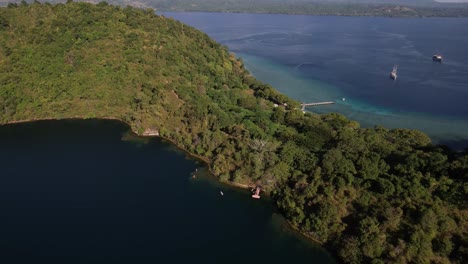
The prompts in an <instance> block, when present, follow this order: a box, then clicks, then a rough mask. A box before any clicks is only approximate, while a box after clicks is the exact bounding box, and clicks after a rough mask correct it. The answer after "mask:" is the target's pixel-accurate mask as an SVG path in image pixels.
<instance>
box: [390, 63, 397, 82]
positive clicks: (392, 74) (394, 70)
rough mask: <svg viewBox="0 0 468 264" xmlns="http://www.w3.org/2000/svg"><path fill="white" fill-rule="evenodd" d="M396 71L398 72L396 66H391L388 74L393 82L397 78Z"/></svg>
mask: <svg viewBox="0 0 468 264" xmlns="http://www.w3.org/2000/svg"><path fill="white" fill-rule="evenodd" d="M397 70H398V65H395V66H393V70H392V72H391V73H390V78H392V79H393V80H396V78H397V76H398V75H397Z"/></svg>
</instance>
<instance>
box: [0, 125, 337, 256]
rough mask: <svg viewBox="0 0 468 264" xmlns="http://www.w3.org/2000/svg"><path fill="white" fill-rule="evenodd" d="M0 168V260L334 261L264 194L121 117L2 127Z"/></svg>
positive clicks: (0, 128) (0, 132)
mask: <svg viewBox="0 0 468 264" xmlns="http://www.w3.org/2000/svg"><path fill="white" fill-rule="evenodd" d="M0 164H1V171H0V204H1V210H0V234H1V235H0V260H1V262H2V263H28V264H29V263H67V264H68V263H204V264H205V263H216V264H219V263H236V264H238V263H287V262H288V261H293V262H294V263H334V261H333V259H332V258H331V257H330V256H329V255H328V253H327V252H326V251H324V250H323V249H321V248H320V247H318V246H315V245H313V244H312V243H311V242H310V241H306V240H304V239H303V238H301V237H299V236H297V235H296V234H295V233H294V232H291V230H290V229H289V228H288V226H287V225H286V223H285V222H284V219H283V218H282V217H280V216H279V214H278V213H277V212H276V211H275V210H274V208H273V206H272V205H271V202H269V201H268V200H267V199H265V198H263V199H261V200H253V199H252V198H250V193H249V192H248V191H244V190H240V189H235V188H231V187H229V186H226V185H222V184H220V183H218V182H217V181H216V180H215V179H213V178H211V177H210V176H209V175H208V174H207V172H206V169H205V168H204V165H203V164H200V163H197V161H195V160H193V159H190V158H188V157H187V156H186V155H185V153H183V152H181V151H179V150H177V149H176V148H175V147H173V146H172V145H170V144H168V143H165V142H162V141H161V140H160V139H157V138H151V139H149V138H146V139H143V138H137V137H135V136H132V134H131V133H130V132H129V129H128V127H127V126H125V125H123V124H122V123H118V122H113V121H98V120H86V121H79V120H67V121H40V122H34V123H26V124H15V125H5V126H0ZM196 169H198V173H197V178H196V179H193V178H192V177H191V173H192V172H193V171H195V170H196ZM221 192H223V194H224V195H221Z"/></svg>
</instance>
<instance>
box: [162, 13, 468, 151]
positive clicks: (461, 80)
mask: <svg viewBox="0 0 468 264" xmlns="http://www.w3.org/2000/svg"><path fill="white" fill-rule="evenodd" d="M164 15H166V16H171V17H174V18H176V19H178V20H181V21H182V22H184V23H187V24H189V25H192V26H194V27H196V28H198V29H200V30H202V31H204V32H206V33H207V34H208V35H210V36H211V37H213V38H214V39H216V40H217V41H219V42H220V43H222V44H224V45H226V46H228V48H229V49H230V50H231V51H233V52H235V53H236V55H237V56H238V57H241V58H242V59H243V60H244V62H245V64H246V66H247V68H248V69H249V70H250V71H251V72H252V73H253V75H254V76H255V77H256V78H258V79H260V80H262V81H264V82H267V83H269V84H271V85H272V86H274V87H275V88H276V89H278V90H280V91H281V92H283V93H285V94H286V95H288V96H290V97H292V98H295V99H297V100H300V101H304V102H315V101H335V102H336V104H335V105H332V106H321V107H314V108H309V109H308V110H309V111H314V112H318V113H325V112H339V113H342V114H344V115H345V116H347V117H348V118H351V119H353V120H356V121H358V122H359V123H360V124H361V125H362V126H363V127H373V126H375V125H383V126H386V127H389V128H397V127H398V128H411V129H419V130H422V131H424V132H426V133H427V134H429V135H430V136H431V138H432V139H433V142H434V143H445V144H449V145H451V146H452V147H455V148H463V147H468V103H466V100H467V99H468V49H466V47H468V19H452V18H430V19H414V18H411V19H408V18H374V17H314V16H293V15H265V14H219V13H165V14H164ZM434 53H441V54H443V56H444V61H443V62H442V63H437V62H433V61H432V55H433V54H434ZM393 65H398V69H399V77H398V79H397V81H393V80H391V79H390V78H389V73H390V71H391V69H392V67H393ZM342 98H345V99H346V100H345V101H342Z"/></svg>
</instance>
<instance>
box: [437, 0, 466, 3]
mask: <svg viewBox="0 0 468 264" xmlns="http://www.w3.org/2000/svg"><path fill="white" fill-rule="evenodd" d="M435 1H436V2H441V3H468V0H435Z"/></svg>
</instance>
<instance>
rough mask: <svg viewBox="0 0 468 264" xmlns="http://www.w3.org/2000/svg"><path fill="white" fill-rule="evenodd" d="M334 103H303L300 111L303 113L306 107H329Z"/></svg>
mask: <svg viewBox="0 0 468 264" xmlns="http://www.w3.org/2000/svg"><path fill="white" fill-rule="evenodd" d="M334 103H335V102H317V103H303V104H301V109H302V111H305V108H306V106H317V105H330V104H334Z"/></svg>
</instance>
